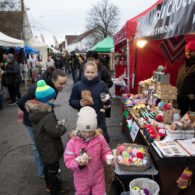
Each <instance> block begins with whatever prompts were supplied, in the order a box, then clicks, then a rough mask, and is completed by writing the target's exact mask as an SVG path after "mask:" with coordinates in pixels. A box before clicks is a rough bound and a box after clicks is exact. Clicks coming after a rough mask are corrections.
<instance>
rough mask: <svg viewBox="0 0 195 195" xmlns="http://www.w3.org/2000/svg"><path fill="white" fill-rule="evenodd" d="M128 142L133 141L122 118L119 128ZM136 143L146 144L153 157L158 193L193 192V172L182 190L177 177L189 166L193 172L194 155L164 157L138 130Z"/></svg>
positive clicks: (194, 181) (185, 193)
mask: <svg viewBox="0 0 195 195" xmlns="http://www.w3.org/2000/svg"><path fill="white" fill-rule="evenodd" d="M121 131H122V133H124V134H125V135H126V136H127V138H128V140H129V142H130V143H133V141H132V139H131V136H130V133H129V129H128V127H127V122H126V119H125V118H123V125H122V129H121ZM134 143H136V144H142V145H147V146H148V147H149V151H150V154H151V157H152V159H153V163H154V166H155V167H156V169H157V170H158V179H157V180H158V183H159V185H160V195H194V194H195V174H193V175H192V178H191V185H190V186H189V187H188V188H187V189H184V190H181V189H179V188H178V186H177V183H176V181H177V179H178V178H179V177H180V175H181V173H182V171H183V170H184V169H185V168H186V167H189V169H190V170H191V171H192V172H193V173H195V157H169V158H165V157H164V156H162V155H161V154H160V153H158V152H157V151H156V150H155V148H154V147H155V145H154V144H151V143H150V142H148V141H147V140H146V137H145V136H144V134H143V133H142V130H140V131H139V132H138V134H137V137H136V139H135V140H134Z"/></svg>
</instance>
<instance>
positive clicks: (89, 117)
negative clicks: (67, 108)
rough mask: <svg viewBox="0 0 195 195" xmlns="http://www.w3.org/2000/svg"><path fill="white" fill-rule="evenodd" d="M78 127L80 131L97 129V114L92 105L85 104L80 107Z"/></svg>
mask: <svg viewBox="0 0 195 195" xmlns="http://www.w3.org/2000/svg"><path fill="white" fill-rule="evenodd" d="M76 129H77V130H79V131H95V130H96V129H97V114H96V112H95V110H94V109H93V108H92V107H90V106H85V107H83V108H81V109H80V111H79V113H78V119H77V127H76Z"/></svg>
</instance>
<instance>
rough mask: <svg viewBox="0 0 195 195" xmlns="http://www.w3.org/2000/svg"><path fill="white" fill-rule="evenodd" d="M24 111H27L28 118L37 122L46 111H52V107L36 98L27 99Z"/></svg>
mask: <svg viewBox="0 0 195 195" xmlns="http://www.w3.org/2000/svg"><path fill="white" fill-rule="evenodd" d="M25 108H26V111H27V112H28V113H29V119H30V120H31V122H33V123H34V124H37V123H38V122H39V121H40V120H41V119H42V118H43V117H44V116H45V115H46V114H47V113H49V112H52V107H51V106H50V105H48V104H44V103H42V102H39V101H36V100H29V101H27V102H26V103H25Z"/></svg>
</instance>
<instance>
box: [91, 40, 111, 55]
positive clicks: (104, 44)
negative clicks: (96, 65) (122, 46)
mask: <svg viewBox="0 0 195 195" xmlns="http://www.w3.org/2000/svg"><path fill="white" fill-rule="evenodd" d="M112 48H114V41H113V38H112V37H106V38H105V39H103V40H102V41H100V42H98V43H97V44H96V45H94V46H93V47H92V48H91V49H90V50H92V51H97V52H103V53H106V52H110V50H111V49H112Z"/></svg>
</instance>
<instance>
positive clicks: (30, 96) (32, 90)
mask: <svg viewBox="0 0 195 195" xmlns="http://www.w3.org/2000/svg"><path fill="white" fill-rule="evenodd" d="M41 79H44V80H45V82H46V83H47V85H49V86H51V87H53V88H54V86H53V83H52V82H51V78H50V77H49V79H47V77H46V75H44V74H43V77H40V78H39V80H41ZM36 88H37V84H36V83H35V84H34V85H32V86H31V87H30V88H29V90H28V92H27V94H26V95H24V96H22V98H20V99H19V100H18V101H17V105H18V107H19V108H20V109H21V110H22V111H23V112H24V116H23V124H24V125H26V126H28V127H31V126H32V125H31V122H30V120H29V116H28V112H27V111H26V109H25V103H26V102H27V101H28V100H33V99H35V91H36ZM54 89H55V88H54ZM55 91H56V97H57V94H58V91H57V90H56V89H55Z"/></svg>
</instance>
